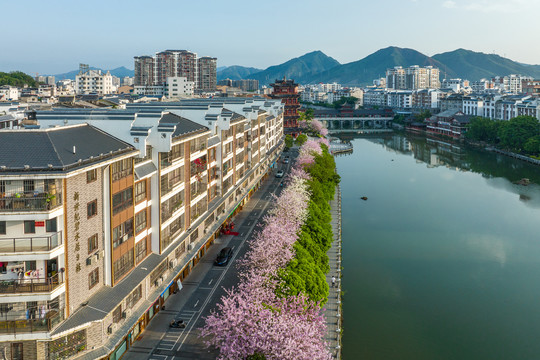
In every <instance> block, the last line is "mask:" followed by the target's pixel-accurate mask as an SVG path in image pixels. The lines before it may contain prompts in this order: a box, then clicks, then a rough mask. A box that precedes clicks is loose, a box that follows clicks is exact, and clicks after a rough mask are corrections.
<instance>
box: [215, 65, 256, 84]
mask: <svg viewBox="0 0 540 360" xmlns="http://www.w3.org/2000/svg"><path fill="white" fill-rule="evenodd" d="M261 71H262V69H257V68H252V67H245V66H240V65H233V66H228V67H225V68H224V69H222V70H218V71H217V80H218V81H219V80H223V79H231V80H240V79H248V78H249V76H250V75H251V74H253V73H257V72H261Z"/></svg>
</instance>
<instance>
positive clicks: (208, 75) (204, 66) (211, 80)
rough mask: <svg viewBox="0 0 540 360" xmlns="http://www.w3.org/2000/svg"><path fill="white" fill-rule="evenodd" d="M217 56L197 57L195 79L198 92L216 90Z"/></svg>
mask: <svg viewBox="0 0 540 360" xmlns="http://www.w3.org/2000/svg"><path fill="white" fill-rule="evenodd" d="M216 69H217V58H215V57H209V56H203V57H201V58H198V59H197V79H198V80H197V81H198V88H197V90H199V91H200V92H212V91H216V85H217V83H216V82H217V72H216Z"/></svg>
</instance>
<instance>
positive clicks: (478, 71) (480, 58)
mask: <svg viewBox="0 0 540 360" xmlns="http://www.w3.org/2000/svg"><path fill="white" fill-rule="evenodd" d="M433 59H435V60H438V61H440V62H441V63H443V64H444V65H446V67H447V73H448V77H450V76H451V77H459V78H462V79H468V80H471V81H474V80H480V79H481V78H491V77H494V76H504V75H510V74H520V75H526V76H532V77H534V78H540V65H527V64H521V63H518V62H515V61H512V60H510V59H507V58H503V57H501V56H499V55H496V54H485V53H481V52H474V51H471V50H465V49H457V50H454V51H449V52H445V53H442V54H437V55H434V56H433ZM443 71H444V68H441V72H443Z"/></svg>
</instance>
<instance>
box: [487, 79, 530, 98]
mask: <svg viewBox="0 0 540 360" xmlns="http://www.w3.org/2000/svg"><path fill="white" fill-rule="evenodd" d="M532 80H533V78H532V77H530V76H523V75H516V74H511V75H507V76H496V77H494V78H493V79H492V80H491V81H492V82H493V83H494V86H495V87H498V88H499V89H500V91H501V92H505V93H510V94H520V93H521V92H522V91H523V88H522V84H523V82H526V81H532Z"/></svg>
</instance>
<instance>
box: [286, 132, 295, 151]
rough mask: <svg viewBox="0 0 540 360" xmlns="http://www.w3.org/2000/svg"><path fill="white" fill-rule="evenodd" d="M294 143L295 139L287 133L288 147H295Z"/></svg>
mask: <svg viewBox="0 0 540 360" xmlns="http://www.w3.org/2000/svg"><path fill="white" fill-rule="evenodd" d="M293 145H294V139H293V137H292V136H291V135H289V134H287V135H285V146H286V147H288V148H291V147H293Z"/></svg>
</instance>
